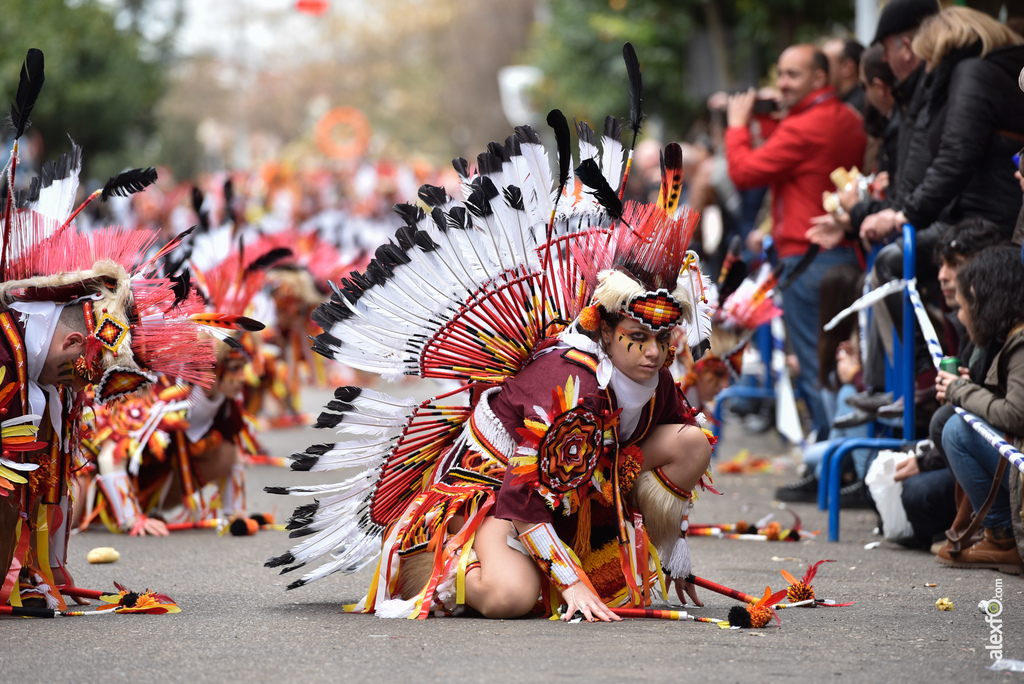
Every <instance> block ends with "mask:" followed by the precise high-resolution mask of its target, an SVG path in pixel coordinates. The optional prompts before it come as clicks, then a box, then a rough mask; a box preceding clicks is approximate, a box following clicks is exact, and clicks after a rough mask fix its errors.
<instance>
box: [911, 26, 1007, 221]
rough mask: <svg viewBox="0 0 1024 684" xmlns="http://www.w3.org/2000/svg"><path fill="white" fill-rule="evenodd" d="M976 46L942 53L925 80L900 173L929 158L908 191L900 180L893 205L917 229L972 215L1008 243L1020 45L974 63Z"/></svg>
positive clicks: (979, 58) (978, 49) (1002, 49)
mask: <svg viewBox="0 0 1024 684" xmlns="http://www.w3.org/2000/svg"><path fill="white" fill-rule="evenodd" d="M980 47H981V46H980V44H975V45H973V46H968V47H967V48H963V49H961V50H956V51H954V52H952V53H950V54H949V55H948V56H947V57H946V58H945V59H944V60H943V61H942V62H940V63H939V64H938V66H936V67H935V68H934V69H933V70H932V72H931V73H929V74H928V75H927V77H926V78H927V83H926V84H925V88H926V93H927V94H926V98H925V100H926V104H925V107H924V108H923V109H922V110H921V112H920V113H919V114H918V116H917V117H916V121H915V124H914V131H913V139H912V140H911V141H910V149H909V151H908V154H909V155H911V157H912V158H910V159H908V160H907V163H906V164H903V163H901V164H900V167H901V169H903V168H907V167H908V166H909V167H910V168H915V167H919V166H920V163H921V161H922V159H923V158H925V157H929V156H930V157H931V161H930V163H929V164H928V165H927V170H926V171H925V172H924V176H923V178H922V179H921V180H920V182H919V183H918V184H916V186H915V187H913V189H912V190H911V189H909V187H908V185H907V184H906V183H907V182H913V179H912V178H910V177H903V178H900V187H901V192H900V193H899V195H898V198H897V199H896V200H895V201H894V206H895V207H896V208H898V209H902V210H903V213H904V214H905V215H906V217H907V220H908V221H909V222H910V223H911V224H913V225H914V226H915V227H917V228H918V229H924V228H927V227H928V226H930V225H931V224H932V223H934V222H935V221H940V220H941V221H944V222H947V223H955V222H957V221H959V220H961V219H963V218H965V217H968V216H980V217H982V218H985V219H988V220H990V221H992V222H994V223H995V224H996V225H998V226H1000V227H1001V228H1002V229H1003V230H1004V231H1005V234H1006V237H1007V238H1009V237H1010V235H1011V233H1012V232H1013V228H1014V224H1015V222H1016V219H1017V214H1018V213H1019V211H1020V208H1021V191H1020V186H1019V185H1018V183H1017V181H1016V179H1014V177H1013V172H1014V166H1013V162H1012V158H1013V155H1014V154H1015V153H1016V152H1017V151H1018V150H1019V149H1020V148H1021V145H1022V143H1024V92H1021V90H1020V88H1019V87H1018V85H1017V77H1018V74H1020V71H1021V68H1022V67H1024V46H1010V47H1005V48H1000V49H998V50H993V51H992V52H990V53H989V54H988V55H986V56H985V57H984V58H981V57H977V55H978V54H980ZM900 147H901V148H902V147H903V141H902V140H901V141H900ZM916 157H920V158H916ZM910 175H913V174H910ZM903 189H907V191H906V192H902V190H903Z"/></svg>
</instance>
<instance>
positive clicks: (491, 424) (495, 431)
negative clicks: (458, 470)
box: [464, 387, 516, 461]
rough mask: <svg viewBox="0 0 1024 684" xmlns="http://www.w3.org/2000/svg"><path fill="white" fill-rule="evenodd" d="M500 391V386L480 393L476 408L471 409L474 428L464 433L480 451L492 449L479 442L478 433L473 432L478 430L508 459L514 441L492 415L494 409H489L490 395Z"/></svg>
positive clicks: (513, 451) (513, 450)
mask: <svg viewBox="0 0 1024 684" xmlns="http://www.w3.org/2000/svg"><path fill="white" fill-rule="evenodd" d="M500 391H501V388H500V387H492V388H491V389H489V390H487V391H486V392H484V393H483V394H482V395H480V401H478V402H477V405H476V408H475V409H473V427H474V428H475V430H466V431H465V432H464V434H466V435H468V439H469V441H470V442H472V443H473V444H474V445H475V446H476V447H477V449H479V450H480V451H483V452H490V451H492V449H489V448H487V447H485V446H484V445H483V444H482V443H481V442H480V439H478V438H477V437H478V435H477V434H475V432H479V437H480V438H482V439H484V440H486V441H487V442H488V443H489V444H490V445H491V447H493V448H494V449H497V450H498V451H499V453H500V454H501V455H502V456H504V457H505V460H506V461H508V459H510V458H512V455H513V454H514V453H515V450H516V442H515V440H514V439H512V436H511V435H510V434H508V431H507V430H506V429H505V425H504V424H503V423H502V422H501V421H500V420H498V417H497V416H495V415H494V411H492V410H491V397H493V396H495V395H496V394H497V393H498V392H500Z"/></svg>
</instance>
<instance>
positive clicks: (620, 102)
mask: <svg viewBox="0 0 1024 684" xmlns="http://www.w3.org/2000/svg"><path fill="white" fill-rule="evenodd" d="M545 12H546V16H545V17H544V18H543V19H542V20H541V21H539V22H538V24H537V26H536V28H535V31H534V34H533V36H532V41H531V47H530V53H529V56H530V61H532V62H533V63H534V64H537V65H538V66H539V67H540V68H541V69H542V70H543V71H544V74H545V77H546V78H545V79H544V81H543V82H542V84H541V86H540V88H539V89H538V92H537V94H536V95H537V96H536V105H537V107H538V109H543V110H546V109H547V108H549V107H552V106H558V107H560V108H562V109H563V111H565V112H571V113H574V114H577V115H583V116H585V117H586V118H588V119H589V120H590V122H591V123H592V124H593V123H594V122H595V121H596V122H597V123H598V124H600V122H601V121H602V120H603V117H604V115H605V114H607V113H615V114H617V115H620V116H621V115H623V114H625V113H626V112H627V111H628V107H629V101H628V89H627V79H626V70H625V67H624V65H623V62H622V44H623V43H624V42H626V41H629V42H631V43H633V46H634V47H635V48H636V51H637V54H638V56H639V58H640V63H641V67H642V69H643V79H644V110H645V111H646V112H647V113H648V114H650V115H652V116H656V117H658V118H659V119H660V120H661V121H662V123H663V124H664V126H665V133H666V135H668V136H671V137H676V138H678V137H679V136H681V135H682V134H684V133H685V132H686V131H687V130H688V129H689V127H690V125H691V124H692V123H693V121H694V119H695V118H696V117H697V116H698V115H699V114H700V113H701V112H702V111H703V102H701V101H700V100H699V99H698V98H694V97H693V96H692V95H690V94H688V92H687V90H688V89H687V87H686V85H687V84H686V83H685V79H686V77H687V76H686V75H687V73H688V71H687V69H688V68H690V69H693V68H697V69H707V70H711V71H713V72H714V73H715V74H716V75H717V76H718V78H717V80H718V81H720V85H721V86H723V87H733V86H740V85H749V80H748V82H747V83H743V82H742V79H738V78H736V77H735V76H734V74H741V73H742V74H749V73H753V74H758V75H759V76H762V77H763V76H764V74H765V72H766V70H767V67H768V65H770V64H772V63H773V62H774V61H775V59H776V58H777V56H778V54H779V52H780V51H781V50H782V49H783V48H784V47H786V46H787V45H790V44H792V43H794V42H801V41H806V40H815V39H817V38H818V37H820V36H822V35H824V34H828V33H832V32H833V31H835V29H836V27H848V26H849V25H850V23H851V22H852V19H853V2H852V1H851V0H550V1H549V2H548V3H547V5H546V10H545ZM698 36H701V37H702V38H703V39H704V40H705V41H706V45H707V46H708V50H707V52H706V54H705V55H703V56H702V59H707V63H706V64H705V63H703V62H702V63H701V64H695V65H692V64H689V62H690V60H691V58H692V55H691V50H690V43H691V42H692V41H693V40H695V39H696V38H697V37H698ZM707 94H710V93H702V94H701V95H707Z"/></svg>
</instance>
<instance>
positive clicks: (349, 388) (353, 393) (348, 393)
mask: <svg viewBox="0 0 1024 684" xmlns="http://www.w3.org/2000/svg"><path fill="white" fill-rule="evenodd" d="M362 393H363V388H362V387H356V386H355V385H345V386H344V387H339V388H337V389H336V390H334V398H335V399H337V400H338V401H347V402H349V403H352V402H353V401H355V400H356V399H357V398H358V397H359V395H360V394H362Z"/></svg>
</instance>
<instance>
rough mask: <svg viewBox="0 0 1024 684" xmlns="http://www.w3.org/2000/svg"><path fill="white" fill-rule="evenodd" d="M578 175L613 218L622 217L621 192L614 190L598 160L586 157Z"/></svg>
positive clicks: (577, 170) (578, 169) (577, 171)
mask: <svg viewBox="0 0 1024 684" xmlns="http://www.w3.org/2000/svg"><path fill="white" fill-rule="evenodd" d="M576 175H577V176H579V179H580V182H581V183H583V184H584V185H585V186H587V187H588V188H590V189H591V190H592V191H593V195H594V197H595V198H596V199H597V201H598V202H599V203H600V204H601V206H602V207H604V209H605V211H607V212H608V213H609V214H610V215H611V216H612V217H613V218H616V219H620V218H622V200H620V199H619V194H618V193H617V192H615V191H614V190H612V186H611V185H609V184H608V179H607V178H605V177H604V174H603V173H601V169H600V167H598V165H597V162H596V161H594V160H593V159H584V160H583V162H582V163H581V164H580V165H579V167H578V168H577V169H576Z"/></svg>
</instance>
